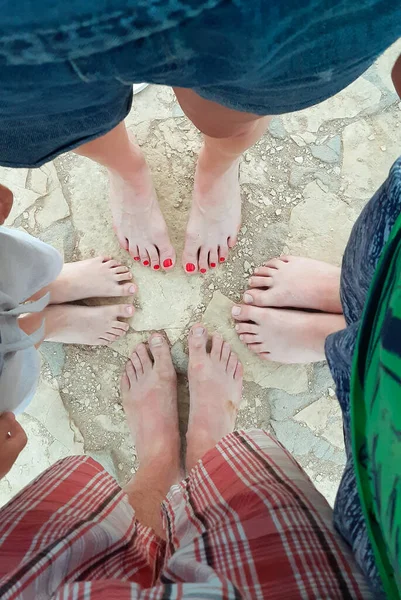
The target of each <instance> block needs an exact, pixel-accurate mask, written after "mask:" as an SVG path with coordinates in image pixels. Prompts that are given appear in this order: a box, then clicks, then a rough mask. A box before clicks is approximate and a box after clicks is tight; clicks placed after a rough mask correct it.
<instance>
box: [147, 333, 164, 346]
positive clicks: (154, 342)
mask: <svg viewBox="0 0 401 600" xmlns="http://www.w3.org/2000/svg"><path fill="white" fill-rule="evenodd" d="M150 345H151V346H162V345H163V338H162V336H161V335H155V337H152V338H150Z"/></svg>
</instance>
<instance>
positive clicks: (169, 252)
mask: <svg viewBox="0 0 401 600" xmlns="http://www.w3.org/2000/svg"><path fill="white" fill-rule="evenodd" d="M159 255H160V265H161V266H162V267H163V269H166V271H168V270H169V269H172V268H173V267H174V266H175V251H174V248H173V247H172V246H171V245H170V244H166V245H165V246H159Z"/></svg>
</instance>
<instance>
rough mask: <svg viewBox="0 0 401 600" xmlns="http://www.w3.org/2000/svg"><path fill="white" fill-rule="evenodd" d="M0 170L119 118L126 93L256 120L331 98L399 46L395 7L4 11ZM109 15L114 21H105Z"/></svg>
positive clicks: (377, 1)
mask: <svg viewBox="0 0 401 600" xmlns="http://www.w3.org/2000/svg"><path fill="white" fill-rule="evenodd" d="M1 7H2V15H1V20H0V164H1V165H4V166H11V167H37V166H40V165H41V164H43V163H45V162H46V161H48V160H50V159H52V158H54V157H55V156H57V155H59V154H61V153H62V152H65V151H67V150H69V149H71V148H74V147H77V146H79V145H81V144H83V143H85V142H88V141H89V140H91V139H94V138H96V137H99V136H101V135H104V134H105V133H107V132H108V131H110V130H111V129H113V128H114V127H115V126H116V125H117V124H118V123H119V122H120V121H121V120H122V119H124V117H125V116H126V115H127V113H128V111H129V110H130V107H131V101H132V83H138V82H140V81H148V82H153V83H157V84H166V85H171V86H178V87H184V88H191V89H192V90H194V91H195V92H197V93H198V94H199V95H200V96H202V97H204V98H206V99H208V100H213V101H216V102H218V103H219V104H222V105H224V106H227V107H229V108H233V109H236V110H239V111H245V112H251V113H255V114H258V115H267V114H271V115H272V114H280V113H284V112H289V111H294V110H299V109H302V108H306V107H307V106H311V105H312V104H316V103H318V102H321V101H322V100H325V99H326V98H328V97H330V96H332V95H333V94H335V93H337V92H339V91H340V90H341V89H343V88H344V87H345V86H347V85H348V84H349V83H351V82H352V81H354V80H355V79H356V78H357V77H358V76H359V75H360V74H361V73H363V72H364V71H365V70H366V69H367V68H368V67H369V66H370V65H371V63H372V62H373V61H374V60H375V58H376V57H377V56H378V55H379V54H381V53H382V52H383V51H384V50H385V49H386V48H387V47H388V46H389V45H390V44H391V43H393V42H394V41H395V40H396V39H397V38H398V37H400V36H401V4H400V2H399V0H363V1H361V0H108V2H106V0H85V2H82V1H80V0H69V1H68V2H60V0H38V1H37V2H26V3H24V10H21V7H20V5H19V3H18V2H15V1H14V2H12V1H11V0H4V2H2V4H1ZM110 7H112V8H113V10H110Z"/></svg>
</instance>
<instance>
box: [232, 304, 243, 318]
mask: <svg viewBox="0 0 401 600" xmlns="http://www.w3.org/2000/svg"><path fill="white" fill-rule="evenodd" d="M231 314H232V315H233V317H238V315H240V314H241V309H240V307H239V306H234V307H233V309H232V311H231Z"/></svg>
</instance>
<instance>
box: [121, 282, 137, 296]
mask: <svg viewBox="0 0 401 600" xmlns="http://www.w3.org/2000/svg"><path fill="white" fill-rule="evenodd" d="M118 291H119V293H120V296H133V295H134V294H135V293H136V292H137V287H136V285H135V284H134V283H124V284H123V285H119V286H118Z"/></svg>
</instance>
